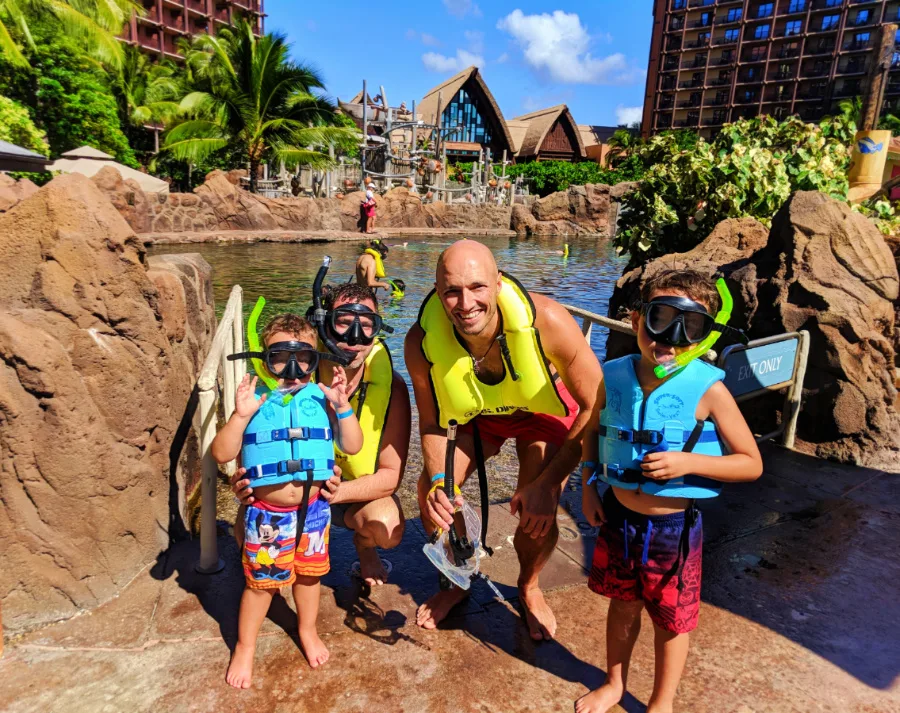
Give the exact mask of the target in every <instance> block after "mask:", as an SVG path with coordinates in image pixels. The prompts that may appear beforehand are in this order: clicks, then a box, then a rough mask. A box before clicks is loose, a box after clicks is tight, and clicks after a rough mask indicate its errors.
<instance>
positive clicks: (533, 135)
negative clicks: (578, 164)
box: [506, 104, 587, 162]
mask: <svg viewBox="0 0 900 713" xmlns="http://www.w3.org/2000/svg"><path fill="white" fill-rule="evenodd" d="M506 125H507V126H508V127H509V132H510V134H511V135H512V139H513V143H514V145H515V147H516V152H515V155H516V160H517V161H520V162H523V161H584V160H585V159H586V158H587V154H586V152H585V148H584V143H583V142H582V140H581V132H580V131H579V130H578V125H577V124H576V123H575V120H574V119H573V118H572V113H571V112H570V111H569V107H567V106H566V105H565V104H560V105H558V106H553V107H550V108H549V109H541V110H540V111H533V112H531V113H530V114H524V115H522V116H517V117H516V118H515V119H510V120H509V121H508V122H506Z"/></svg>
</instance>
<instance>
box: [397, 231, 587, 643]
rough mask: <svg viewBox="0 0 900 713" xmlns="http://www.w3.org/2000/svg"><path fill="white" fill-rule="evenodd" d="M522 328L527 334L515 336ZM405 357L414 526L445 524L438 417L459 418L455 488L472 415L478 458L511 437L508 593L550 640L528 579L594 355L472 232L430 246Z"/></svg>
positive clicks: (573, 456)
mask: <svg viewBox="0 0 900 713" xmlns="http://www.w3.org/2000/svg"><path fill="white" fill-rule="evenodd" d="M523 315H524V316H523ZM501 317H502V318H501ZM532 329H533V330H534V331H536V332H539V336H538V335H535V337H536V338H533V339H532V338H530V336H527V338H523V335H529V330H532ZM405 355H406V365H407V368H408V370H409V374H410V377H411V379H412V383H413V389H414V392H415V398H416V405H417V406H418V409H419V432H420V434H421V438H422V453H423V459H424V464H425V470H424V472H423V473H422V476H421V478H420V479H419V483H418V495H419V507H420V510H421V515H422V523H423V524H424V526H425V527H426V529H428V531H429V532H431V531H433V529H434V527H435V526H436V525H438V526H440V527H442V528H445V529H446V528H447V527H449V526H450V525H451V524H452V522H453V519H452V518H453V511H454V505H451V503H450V501H449V500H448V498H447V497H446V495H445V494H444V491H443V489H442V488H440V487H435V486H436V485H438V486H439V485H440V484H441V482H442V470H443V467H444V457H445V451H446V445H447V435H446V425H447V422H448V421H449V419H456V420H457V421H458V422H459V423H460V424H464V425H461V426H460V429H459V434H458V439H457V451H456V460H455V476H456V482H457V483H458V484H460V485H461V484H462V483H463V482H464V481H465V479H466V478H468V476H469V475H470V474H471V473H472V472H473V471H474V470H475V468H476V462H475V447H474V439H473V428H472V425H473V424H472V421H473V420H474V419H477V426H478V430H479V432H480V434H481V439H482V442H483V446H484V456H485V458H490V457H491V456H494V455H496V454H497V453H498V452H499V451H500V447H501V446H502V445H503V442H504V441H505V440H506V439H507V438H514V439H515V440H516V452H517V455H518V458H519V473H518V484H517V486H516V493H515V495H514V496H513V499H512V502H511V503H510V509H511V510H512V513H513V514H514V515H516V514H518V515H519V525H518V528H517V529H516V533H515V537H514V540H513V544H514V546H515V549H516V553H517V555H518V558H519V565H520V573H519V578H518V587H519V597H520V600H521V602H522V604H523V605H524V609H525V614H526V619H527V623H528V629H529V633H530V635H531V637H532V638H533V639H536V640H541V639H551V638H553V636H554V635H555V633H556V618H555V617H554V614H553V611H552V610H551V609H550V607H549V605H548V604H547V602H546V600H545V599H544V595H543V593H542V592H541V589H540V587H539V584H538V576H539V574H540V571H541V569H542V568H543V567H544V565H545V564H546V562H547V560H548V559H549V557H550V554H551V553H552V551H553V548H554V547H555V545H556V541H557V537H558V535H559V530H558V528H557V524H556V508H557V505H558V503H559V497H560V494H561V492H562V487H563V484H564V483H565V480H566V478H567V476H568V475H569V473H570V472H571V471H572V469H573V468H574V467H575V465H576V464H577V463H578V460H579V456H580V453H581V439H582V434H583V433H584V431H585V428H586V426H587V423H588V420H589V418H590V414H591V409H592V408H593V405H594V399H595V398H596V393H597V387H598V386H599V383H600V379H601V372H600V364H599V363H598V362H597V358H596V357H595V356H594V353H593V352H592V351H591V349H590V346H589V345H588V344H587V342H586V341H585V339H584V336H583V335H582V333H581V329H580V328H579V327H578V325H577V324H576V322H575V320H574V319H573V318H572V316H571V315H570V314H569V313H568V312H567V311H566V309H565V308H564V307H563V306H562V305H560V304H558V303H557V302H554V301H553V300H551V299H549V298H547V297H544V296H542V295H537V294H531V293H527V292H526V291H525V290H524V288H522V287H521V285H519V284H518V283H517V282H516V281H515V280H514V279H512V278H511V277H509V276H507V275H501V273H500V272H499V270H498V269H497V264H496V263H495V262H494V256H493V255H492V254H491V251H490V250H489V249H488V248H487V247H485V246H484V245H482V244H481V243H478V242H476V241H474V240H465V241H460V242H457V243H454V244H453V245H451V246H450V247H449V248H447V250H445V251H444V252H443V253H442V254H441V257H440V259H439V261H438V267H437V280H436V282H435V290H434V292H432V293H431V294H430V295H429V296H428V297H427V298H426V300H425V303H424V304H423V307H422V310H421V312H420V317H419V321H418V323H417V324H416V325H415V326H413V328H412V329H411V330H410V331H409V333H408V334H407V337H406V348H405ZM462 364H464V365H465V369H464V370H463V373H461V372H460V369H459V366H460V365H462ZM451 367H453V370H452V371H451ZM512 372H515V374H516V376H517V377H518V378H516V379H514V378H513V374H512ZM501 385H502V392H501ZM476 391H477V392H478V395H474V392H476ZM479 397H480V398H479ZM456 500H457V502H456V503H455V505H456V506H458V505H460V504H461V503H462V499H461V498H460V497H458V498H457V499H456ZM447 584H448V583H447V582H446V581H444V582H442V588H441V591H439V592H438V593H437V594H435V595H434V596H432V597H431V598H430V599H429V600H428V601H427V602H425V603H424V604H423V605H422V606H421V607H419V610H418V612H417V615H416V620H417V623H418V625H419V626H421V627H424V628H426V629H433V628H435V627H436V626H437V625H438V623H439V622H440V621H441V620H442V619H444V618H445V617H446V616H447V614H448V613H449V611H450V609H451V608H452V607H454V606H455V605H456V604H458V603H460V602H461V601H462V600H463V599H464V598H465V597H466V595H467V592H466V591H464V590H462V589H459V588H457V587H455V586H454V587H449V586H447Z"/></svg>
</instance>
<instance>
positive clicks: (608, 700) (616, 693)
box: [575, 683, 650, 713]
mask: <svg viewBox="0 0 900 713" xmlns="http://www.w3.org/2000/svg"><path fill="white" fill-rule="evenodd" d="M624 695H625V689H624V688H622V687H621V686H615V685H613V684H611V683H606V684H604V685H602V686H600V688H596V689H594V690H593V691H591V692H590V693H586V694H585V695H583V696H582V697H581V698H579V699H578V700H577V701H575V713H606V711H608V710H609V709H610V708H612V707H613V706H614V705H616V703H618V702H619V701H621V700H622V696H624ZM647 710H648V711H649V710H650V709H649V708H648V709H647Z"/></svg>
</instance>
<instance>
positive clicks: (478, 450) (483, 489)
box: [472, 418, 494, 557]
mask: <svg viewBox="0 0 900 713" xmlns="http://www.w3.org/2000/svg"><path fill="white" fill-rule="evenodd" d="M472 438H473V440H474V441H475V465H476V466H477V467H478V493H479V497H480V500H481V546H482V548H484V551H485V552H487V553H488V555H489V556H490V557H493V556H494V550H492V549H491V548H490V547H488V544H487V533H488V513H490V508H491V501H490V498H489V497H488V482H487V470H486V468H485V466H484V448H483V447H482V444H481V433H479V431H478V418H473V419H472Z"/></svg>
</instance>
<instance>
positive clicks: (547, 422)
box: [460, 379, 578, 449]
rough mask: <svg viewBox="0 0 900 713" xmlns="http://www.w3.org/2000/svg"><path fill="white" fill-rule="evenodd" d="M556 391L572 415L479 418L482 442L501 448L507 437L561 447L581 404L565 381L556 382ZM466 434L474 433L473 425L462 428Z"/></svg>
mask: <svg viewBox="0 0 900 713" xmlns="http://www.w3.org/2000/svg"><path fill="white" fill-rule="evenodd" d="M556 391H557V393H558V394H559V397H560V398H561V399H562V400H563V403H564V404H565V405H566V408H568V409H569V415H568V416H550V415H549V414H546V413H529V412H528V411H515V412H513V413H511V414H509V415H507V416H479V417H478V432H479V433H480V434H481V439H482V440H483V441H485V442H487V443H490V444H491V445H493V446H495V447H496V448H498V449H499V448H500V446H502V445H503V443H504V442H505V441H506V439H507V438H515V439H517V440H518V439H519V438H522V437H525V438H527V439H528V440H529V441H532V442H534V443H541V442H543V443H550V444H552V445H554V446H561V445H562V444H563V441H565V440H566V435H568V433H569V429H571V428H572V424H573V423H574V422H575V418H576V417H577V416H578V404H577V403H575V399H573V398H572V394H570V393H569V390H568V389H567V388H566V386H565V384H563V382H562V379H558V380H557V381H556ZM460 430H461V431H462V432H463V433H472V424H471V422H470V423H467V424H465V425H464V426H460Z"/></svg>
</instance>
